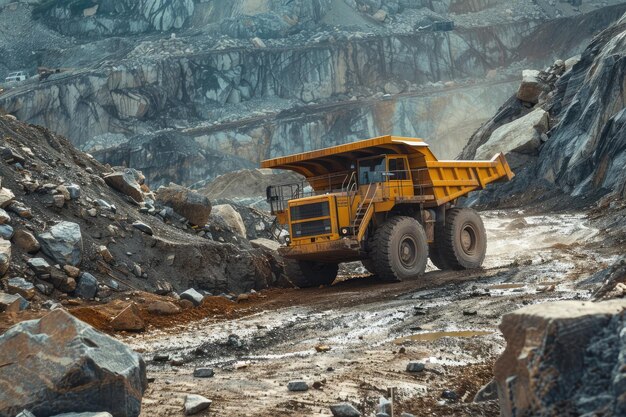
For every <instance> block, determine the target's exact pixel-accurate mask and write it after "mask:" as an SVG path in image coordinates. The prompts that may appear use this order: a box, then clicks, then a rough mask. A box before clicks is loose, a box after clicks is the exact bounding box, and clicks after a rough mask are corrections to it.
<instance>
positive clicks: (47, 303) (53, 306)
mask: <svg viewBox="0 0 626 417" xmlns="http://www.w3.org/2000/svg"><path fill="white" fill-rule="evenodd" d="M41 306H42V307H43V308H45V309H48V310H50V311H52V310H56V309H57V308H63V306H62V305H61V304H59V303H55V302H54V301H52V300H46V301H44V302H43V304H42V305H41Z"/></svg>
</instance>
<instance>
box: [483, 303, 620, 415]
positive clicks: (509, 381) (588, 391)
mask: <svg viewBox="0 0 626 417" xmlns="http://www.w3.org/2000/svg"><path fill="white" fill-rule="evenodd" d="M625 307H626V301H624V300H612V301H607V302H601V303H592V302H579V301H560V302H554V303H547V304H546V303H544V304H540V305H533V306H529V307H524V308H522V309H520V310H517V311H515V312H513V313H510V314H507V315H505V316H504V317H503V318H502V323H501V325H500V330H501V331H502V334H503V336H504V338H505V339H506V342H507V346H506V349H505V351H504V352H503V353H502V356H501V357H500V358H499V359H498V360H497V362H496V364H495V366H494V375H495V379H496V381H497V384H498V393H499V399H500V411H501V415H502V416H504V417H513V416H525V415H532V416H552V415H600V414H606V415H615V416H618V415H624V414H625V413H626V395H625V394H626V383H625V382H626V380H625V376H624V374H623V372H622V370H623V369H624V366H625V365H626V341H625V340H624V337H623V335H624V334H625V332H626V316H625V314H624V308H625Z"/></svg>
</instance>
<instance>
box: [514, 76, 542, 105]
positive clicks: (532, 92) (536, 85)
mask: <svg viewBox="0 0 626 417" xmlns="http://www.w3.org/2000/svg"><path fill="white" fill-rule="evenodd" d="M545 88H546V86H545V85H544V84H543V82H542V81H541V78H540V77H539V71H536V70H524V71H523V72H522V83H521V84H520V87H519V90H518V91H517V98H518V99H520V100H521V101H526V102H528V103H532V104H536V103H537V102H538V101H539V95H540V94H541V93H542V92H543V91H544V89H545Z"/></svg>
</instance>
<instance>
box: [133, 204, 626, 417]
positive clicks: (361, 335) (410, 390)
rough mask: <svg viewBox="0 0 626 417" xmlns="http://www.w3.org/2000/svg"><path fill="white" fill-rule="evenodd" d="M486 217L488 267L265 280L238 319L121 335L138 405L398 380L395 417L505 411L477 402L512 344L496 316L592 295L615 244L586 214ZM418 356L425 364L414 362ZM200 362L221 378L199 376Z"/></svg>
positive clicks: (313, 403)
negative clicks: (279, 285) (312, 285)
mask: <svg viewBox="0 0 626 417" xmlns="http://www.w3.org/2000/svg"><path fill="white" fill-rule="evenodd" d="M483 217H484V219H485V223H486V227H487V230H488V234H489V242H490V244H489V249H488V253H487V259H486V263H485V268H484V270H481V271H474V272H467V273H452V272H441V271H437V270H431V271H430V272H428V273H427V274H426V276H425V277H423V278H422V279H420V280H418V281H415V282H405V283H398V284H382V283H379V282H377V281H376V278H375V277H371V276H368V275H366V274H365V275H358V272H356V273H355V272H353V273H350V274H347V275H344V276H343V277H341V279H340V280H339V282H336V283H335V284H334V285H333V286H332V287H327V288H321V289H310V290H283V291H271V290H270V291H267V292H265V291H264V292H262V293H261V294H260V295H259V296H258V297H256V298H254V299H250V300H245V301H240V302H239V303H237V304H236V305H235V307H234V308H235V312H234V313H233V314H235V317H233V318H224V317H222V316H219V315H218V316H217V317H213V318H211V317H208V318H206V319H203V320H201V321H198V322H195V323H193V324H186V323H185V324H181V325H174V327H172V328H166V329H158V330H157V329H155V330H154V331H151V332H148V333H145V334H141V335H128V336H126V337H124V338H123V340H124V341H125V342H126V343H128V344H129V345H130V346H132V347H133V348H134V349H135V350H137V351H140V352H142V354H143V356H144V358H145V359H146V360H147V361H148V376H149V377H151V378H154V382H152V383H151V384H150V385H149V388H148V390H147V392H146V395H145V397H144V408H143V411H142V415H146V416H148V415H179V413H180V411H179V410H180V408H181V406H182V404H183V399H184V397H185V395H186V394H189V393H194V394H200V395H203V396H205V397H208V398H210V399H212V400H213V404H212V406H211V411H210V412H209V413H208V414H206V415H220V416H242V415H248V416H266V415H267V416H277V415H281V416H282V415H284V416H293V415H302V416H328V415H331V414H330V411H329V406H330V405H331V404H335V403H337V402H340V401H348V402H350V403H352V404H354V405H355V406H356V408H357V409H359V410H360V411H361V412H363V413H364V414H363V415H370V413H371V412H372V411H373V410H374V407H375V404H377V403H378V401H379V398H380V397H381V396H383V397H387V398H388V389H389V388H395V389H396V391H395V392H396V394H395V399H396V400H395V407H394V409H395V412H396V413H397V414H396V415H399V413H400V412H410V413H412V414H413V415H416V416H430V415H437V416H467V415H473V416H497V415H498V404H497V401H494V399H493V398H492V399H491V400H490V401H487V402H480V403H474V402H473V400H474V397H475V395H476V393H477V392H478V390H479V389H480V388H481V387H482V386H483V385H485V384H486V383H488V382H489V380H490V379H491V378H492V375H493V374H492V366H493V363H494V361H495V359H496V358H497V357H498V356H499V355H500V354H501V353H502V351H503V349H504V346H505V342H504V340H503V338H502V336H501V334H500V333H499V332H498V329H497V327H498V325H499V323H500V318H501V316H502V315H503V314H505V313H506V312H510V311H512V310H514V309H516V308H518V307H522V306H525V305H533V304H537V303H545V302H548V301H554V300H590V299H591V298H592V295H593V293H594V292H595V291H596V290H597V289H598V288H599V286H600V285H602V281H601V280H598V279H594V273H596V272H597V271H601V270H603V269H605V268H607V267H609V266H610V265H612V264H613V263H614V262H615V260H616V258H617V257H618V255H620V254H621V253H620V251H619V250H616V248H614V247H611V248H602V247H600V245H599V243H600V242H602V241H603V237H602V235H601V234H600V232H599V230H598V229H597V228H596V227H595V226H594V225H593V223H592V222H590V220H589V219H588V218H587V217H586V216H585V215H583V214H579V213H568V214H556V215H529V214H526V213H523V212H511V211H502V212H484V213H483ZM326 349H328V351H326ZM163 355H166V356H168V357H169V359H168V360H165V361H162V360H161V359H159V357H161V356H163ZM155 357H156V358H157V359H158V360H154V358H155ZM151 359H152V360H151ZM410 362H419V363H422V364H424V365H425V369H424V370H422V371H419V372H414V373H412V372H407V371H406V367H407V365H408V364H409V363H410ZM202 367H210V368H212V369H213V370H214V373H215V376H213V377H211V378H208V379H203V378H196V377H194V376H193V371H194V369H196V368H202ZM292 380H304V381H305V382H306V383H307V385H308V386H309V389H308V391H306V392H290V391H289V390H288V389H287V384H288V382H289V381H292Z"/></svg>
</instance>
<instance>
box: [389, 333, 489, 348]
mask: <svg viewBox="0 0 626 417" xmlns="http://www.w3.org/2000/svg"><path fill="white" fill-rule="evenodd" d="M490 334H493V332H490V331H484V330H458V331H447V332H426V333H418V334H414V335H411V336H405V337H400V338H398V339H396V340H394V341H393V342H394V343H395V344H396V345H401V344H404V343H407V342H435V341H437V340H439V339H442V338H444V337H454V338H470V337H475V336H488V335H490Z"/></svg>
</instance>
